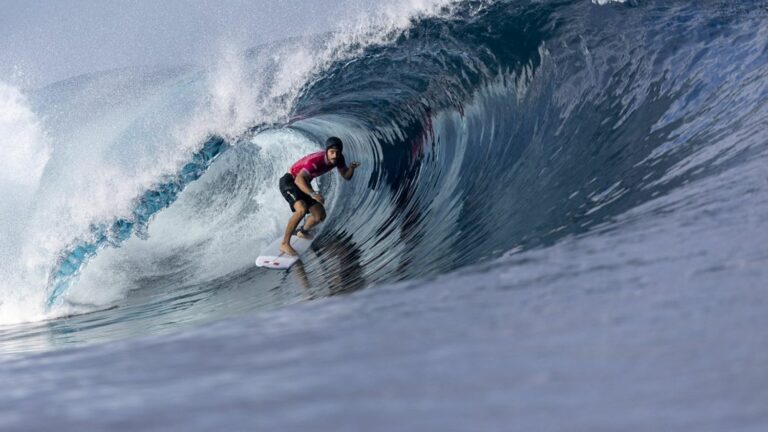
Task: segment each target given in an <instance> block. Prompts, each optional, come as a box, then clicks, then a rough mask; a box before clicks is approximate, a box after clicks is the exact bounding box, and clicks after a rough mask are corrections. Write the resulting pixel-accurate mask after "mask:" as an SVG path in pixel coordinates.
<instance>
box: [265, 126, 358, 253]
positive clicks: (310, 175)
mask: <svg viewBox="0 0 768 432" xmlns="http://www.w3.org/2000/svg"><path fill="white" fill-rule="evenodd" d="M343 150H344V144H342V142H341V140H340V139H339V138H337V137H330V138H328V140H327V141H325V151H319V152H317V153H312V154H309V155H307V156H304V157H303V158H301V159H299V161H298V162H296V163H295V164H293V166H292V167H291V169H290V170H289V172H288V173H287V174H285V175H284V176H283V177H281V178H280V193H281V194H282V195H283V197H284V198H285V200H286V201H288V204H289V205H290V206H291V211H292V212H293V215H291V218H290V219H289V220H288V226H287V227H286V228H285V235H284V236H283V242H282V243H281V244H280V250H281V251H282V252H285V253H286V254H288V255H291V256H296V255H298V253H296V250H294V249H293V247H292V246H291V236H292V235H293V233H294V231H295V232H296V236H297V237H300V238H304V239H312V235H311V234H310V233H309V231H310V230H311V229H312V228H313V227H314V226H315V225H317V224H318V223H320V222H322V221H324V220H325V207H323V203H325V198H323V196H322V195H320V194H319V193H318V192H315V190H313V189H312V185H311V182H312V179H314V178H315V177H318V176H321V175H323V174H325V173H327V172H328V171H330V170H332V169H333V168H334V167H335V168H336V169H338V170H339V174H341V176H342V177H343V178H344V180H351V179H352V175H353V174H354V173H355V168H357V167H359V166H360V163H359V162H352V163H351V164H349V167H347V164H346V162H345V161H344V155H343V154H342V151H343ZM307 213H309V214H310V216H309V218H308V219H307V221H306V222H305V223H304V226H303V227H301V228H299V229H298V230H297V229H296V227H298V226H299V222H301V220H302V219H303V218H304V215H305V214H307Z"/></svg>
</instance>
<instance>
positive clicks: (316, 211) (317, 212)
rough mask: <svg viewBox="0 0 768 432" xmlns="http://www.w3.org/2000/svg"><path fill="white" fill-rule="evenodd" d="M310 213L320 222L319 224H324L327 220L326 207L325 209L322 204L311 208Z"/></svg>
mask: <svg viewBox="0 0 768 432" xmlns="http://www.w3.org/2000/svg"><path fill="white" fill-rule="evenodd" d="M309 212H310V213H312V216H314V217H315V219H317V220H318V222H322V221H324V220H325V207H323V205H322V204H320V203H317V204H315V205H313V206H312V207H310V209H309Z"/></svg>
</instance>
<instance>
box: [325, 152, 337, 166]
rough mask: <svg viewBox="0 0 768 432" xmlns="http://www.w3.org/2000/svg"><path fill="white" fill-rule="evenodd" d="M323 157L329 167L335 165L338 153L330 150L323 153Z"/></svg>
mask: <svg viewBox="0 0 768 432" xmlns="http://www.w3.org/2000/svg"><path fill="white" fill-rule="evenodd" d="M325 157H327V158H328V162H330V163H331V165H336V162H337V161H338V160H339V151H338V150H336V149H333V148H332V149H330V150H328V151H327V152H325Z"/></svg>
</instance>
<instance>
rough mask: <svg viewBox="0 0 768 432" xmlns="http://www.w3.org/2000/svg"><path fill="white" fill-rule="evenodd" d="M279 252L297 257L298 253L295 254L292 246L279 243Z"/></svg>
mask: <svg viewBox="0 0 768 432" xmlns="http://www.w3.org/2000/svg"><path fill="white" fill-rule="evenodd" d="M273 247H274V246H273ZM280 251H282V252H285V253H286V254H288V255H290V256H297V255H298V252H296V249H294V248H293V246H291V245H290V244H288V243H281V244H280Z"/></svg>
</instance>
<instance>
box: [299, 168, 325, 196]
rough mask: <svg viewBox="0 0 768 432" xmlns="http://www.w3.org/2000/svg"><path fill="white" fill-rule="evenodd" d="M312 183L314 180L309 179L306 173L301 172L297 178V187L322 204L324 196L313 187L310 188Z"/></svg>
mask: <svg viewBox="0 0 768 432" xmlns="http://www.w3.org/2000/svg"><path fill="white" fill-rule="evenodd" d="M311 181H312V180H310V179H309V178H308V177H307V174H306V173H305V172H304V171H302V172H300V173H299V175H297V176H296V186H298V187H299V189H301V191H302V192H304V193H305V194H307V195H309V196H311V197H312V198H314V199H315V200H316V201H317V202H319V203H321V204H322V203H323V196H322V195H320V194H319V193H317V192H315V191H314V190H313V189H312V186H310V182H311Z"/></svg>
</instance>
